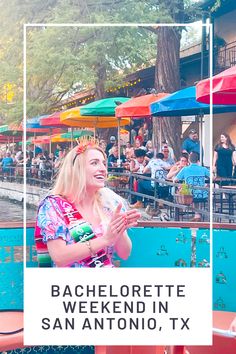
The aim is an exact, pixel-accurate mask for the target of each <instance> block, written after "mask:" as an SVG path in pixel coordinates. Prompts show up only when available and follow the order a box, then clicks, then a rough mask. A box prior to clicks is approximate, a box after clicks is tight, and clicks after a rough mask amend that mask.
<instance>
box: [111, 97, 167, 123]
mask: <svg viewBox="0 0 236 354" xmlns="http://www.w3.org/2000/svg"><path fill="white" fill-rule="evenodd" d="M167 95H168V93H158V94H149V95H144V96H139V97H134V98H131V99H130V100H129V101H127V102H125V103H122V104H120V105H119V106H117V107H116V117H117V118H122V117H131V118H135V117H136V118H142V117H149V116H151V111H150V104H151V103H153V102H156V101H159V100H161V99H162V98H164V97H165V96H167Z"/></svg>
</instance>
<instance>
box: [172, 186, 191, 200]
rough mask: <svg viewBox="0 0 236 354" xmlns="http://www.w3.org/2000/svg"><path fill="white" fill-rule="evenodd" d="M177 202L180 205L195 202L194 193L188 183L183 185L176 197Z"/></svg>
mask: <svg viewBox="0 0 236 354" xmlns="http://www.w3.org/2000/svg"><path fill="white" fill-rule="evenodd" d="M175 201H176V203H178V204H184V205H190V204H192V202H193V195H192V191H191V189H190V188H189V186H188V184H187V183H183V184H182V185H181V187H180V189H179V191H178V193H177V194H176V195H175Z"/></svg>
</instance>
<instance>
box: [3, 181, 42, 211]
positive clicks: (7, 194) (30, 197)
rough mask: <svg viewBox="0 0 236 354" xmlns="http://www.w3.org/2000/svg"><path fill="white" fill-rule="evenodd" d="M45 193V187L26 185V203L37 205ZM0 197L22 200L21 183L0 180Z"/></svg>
mask: <svg viewBox="0 0 236 354" xmlns="http://www.w3.org/2000/svg"><path fill="white" fill-rule="evenodd" d="M47 193H48V190H47V189H43V188H40V187H37V186H29V185H27V191H26V203H27V204H29V205H33V206H36V207H37V206H38V205H39V202H40V200H42V199H43V198H44V196H45V195H46V194H47ZM0 197H4V198H9V199H11V200H17V201H19V202H22V201H23V200H24V193H23V184H20V183H11V182H5V181H4V182H2V181H0Z"/></svg>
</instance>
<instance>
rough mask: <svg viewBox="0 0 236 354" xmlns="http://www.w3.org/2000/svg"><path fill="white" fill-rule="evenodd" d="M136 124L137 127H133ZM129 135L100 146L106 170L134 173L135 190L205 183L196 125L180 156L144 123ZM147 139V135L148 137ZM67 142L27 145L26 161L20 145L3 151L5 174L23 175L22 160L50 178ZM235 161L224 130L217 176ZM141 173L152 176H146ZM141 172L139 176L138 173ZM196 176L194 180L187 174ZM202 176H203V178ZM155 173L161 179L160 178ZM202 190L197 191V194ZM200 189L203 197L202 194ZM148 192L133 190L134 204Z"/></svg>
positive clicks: (0, 161)
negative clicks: (123, 140) (155, 139)
mask: <svg viewBox="0 0 236 354" xmlns="http://www.w3.org/2000/svg"><path fill="white" fill-rule="evenodd" d="M132 130H134V129H132ZM132 130H131V141H130V142H127V143H126V144H125V145H122V146H121V150H120V152H119V150H118V141H117V138H116V137H115V136H111V137H110V139H109V141H108V142H106V141H105V140H100V141H99V147H100V148H101V149H102V150H103V151H104V152H105V154H106V156H107V167H108V172H109V174H110V175H111V174H112V173H114V172H125V173H126V174H127V175H128V174H129V172H130V173H132V183H131V184H130V186H131V188H132V189H133V191H134V192H138V193H141V194H144V195H147V196H153V195H154V191H155V193H156V192H157V193H156V194H155V196H157V197H158V198H161V199H168V198H169V199H170V198H172V199H173V194H174V192H173V188H172V189H171V188H170V187H169V186H168V185H166V184H165V183H164V182H165V181H167V182H179V181H180V182H185V183H187V184H195V185H196V181H195V180H194V178H195V179H196V180H197V185H199V186H201V187H204V186H205V179H206V178H209V169H206V168H205V167H203V166H201V164H200V161H199V160H200V153H201V154H202V155H203V154H204V152H203V150H202V151H200V150H201V148H200V141H199V137H198V133H197V131H196V130H194V129H191V130H190V131H189V134H188V137H187V138H186V139H185V140H184V141H183V143H182V147H181V156H180V157H179V159H178V160H177V159H176V156H175V150H174V149H173V147H171V146H170V145H169V144H168V142H167V141H166V140H163V141H162V144H161V146H160V149H159V150H157V149H156V148H154V146H153V143H152V140H150V139H149V137H150V135H149V130H148V127H147V125H146V124H144V125H143V126H142V127H140V128H139V130H138V131H137V130H136V131H135V133H136V135H135V134H134V132H133V133H132ZM148 139H149V140H148ZM68 151H69V146H68V145H66V144H64V145H63V144H57V146H56V149H55V150H54V152H52V153H49V152H48V151H47V150H43V149H42V148H41V147H39V146H34V145H33V144H31V145H29V146H27V151H26V161H24V155H23V152H22V150H21V149H19V150H18V151H12V152H11V151H5V152H0V166H1V174H2V176H3V177H5V176H16V177H17V176H19V175H20V176H23V164H24V163H26V168H27V177H31V178H34V179H39V180H49V181H50V180H52V179H53V177H54V176H55V175H56V173H57V171H58V170H59V167H60V165H61V163H62V161H63V160H64V158H65V156H66V154H67V152H68ZM234 165H236V151H235V147H234V145H233V144H232V142H231V140H230V137H229V136H228V135H227V134H226V133H222V134H221V137H220V142H219V143H218V144H217V145H216V147H215V152H214V159H213V171H214V172H215V176H217V177H229V178H230V177H233V167H234ZM141 175H144V176H149V177H151V179H142V178H140V176H141ZM135 176H137V177H135ZM190 177H191V178H192V180H191V181H193V182H191V181H190V179H189V178H190ZM200 177H201V178H200ZM153 179H157V180H158V183H157V182H156V181H154V180H153ZM197 193H198V197H197V196H196V195H197ZM193 195H194V196H195V199H201V198H205V199H206V198H207V193H205V194H204V193H200V191H197V190H193ZM199 195H201V198H200V197H199ZM143 202H145V198H143V197H140V196H139V197H137V196H133V198H132V203H133V206H134V207H135V208H140V207H143Z"/></svg>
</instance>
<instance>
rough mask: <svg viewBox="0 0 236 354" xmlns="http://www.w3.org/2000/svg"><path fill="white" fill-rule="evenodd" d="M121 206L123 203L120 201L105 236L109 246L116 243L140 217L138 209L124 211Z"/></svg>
mask: <svg viewBox="0 0 236 354" xmlns="http://www.w3.org/2000/svg"><path fill="white" fill-rule="evenodd" d="M121 208H122V204H121V203H119V205H118V206H117V208H116V210H115V211H114V213H113V216H112V218H111V221H110V223H109V224H108V227H107V231H106V233H105V235H104V236H103V238H104V239H105V241H106V243H107V246H111V245H114V244H115V243H116V242H117V240H118V239H119V238H120V237H121V236H122V235H123V234H124V232H125V231H126V230H127V229H128V228H130V227H133V226H136V225H137V220H138V219H139V218H140V213H139V212H138V211H137V210H136V209H133V210H129V211H126V212H123V213H122V212H121Z"/></svg>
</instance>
